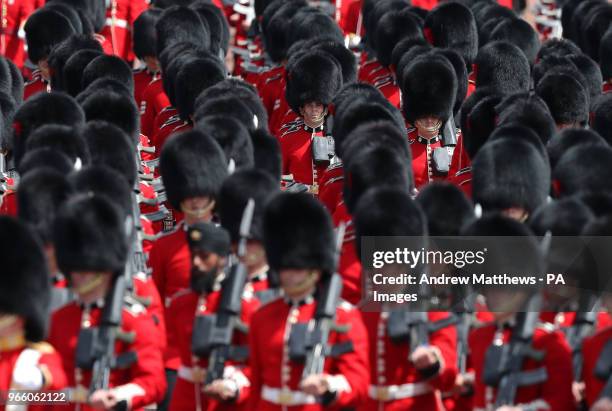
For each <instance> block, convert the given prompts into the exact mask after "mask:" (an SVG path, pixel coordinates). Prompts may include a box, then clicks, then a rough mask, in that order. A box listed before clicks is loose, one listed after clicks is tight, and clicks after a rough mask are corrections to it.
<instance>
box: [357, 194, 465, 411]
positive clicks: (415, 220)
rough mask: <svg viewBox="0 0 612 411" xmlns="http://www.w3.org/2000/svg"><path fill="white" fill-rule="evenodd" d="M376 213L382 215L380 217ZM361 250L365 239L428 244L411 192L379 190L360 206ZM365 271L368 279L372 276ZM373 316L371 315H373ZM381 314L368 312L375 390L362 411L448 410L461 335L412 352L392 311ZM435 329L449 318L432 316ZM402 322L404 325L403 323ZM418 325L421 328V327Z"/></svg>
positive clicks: (445, 332) (447, 332)
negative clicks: (395, 328)
mask: <svg viewBox="0 0 612 411" xmlns="http://www.w3.org/2000/svg"><path fill="white" fill-rule="evenodd" d="M372 210H376V212H375V213H373V212H372ZM354 223H355V231H356V235H355V247H356V248H357V249H358V250H360V249H361V247H362V243H361V239H362V237H365V236H375V237H376V236H409V237H419V238H422V239H423V240H422V241H423V245H424V242H425V236H426V235H427V221H426V217H425V215H424V213H423V211H422V210H421V208H420V206H419V205H418V204H417V203H415V202H414V201H413V200H412V199H411V198H410V194H409V191H408V189H406V188H404V189H400V188H395V187H393V188H390V187H383V188H374V189H371V190H369V191H367V192H366V193H365V194H364V195H363V196H362V197H361V199H360V200H359V202H358V203H357V207H356V210H355V213H354ZM367 271H368V270H367V269H366V270H364V275H370V276H371V275H372V273H368V272H367ZM368 311H369V310H368ZM376 311H377V312H365V311H364V312H363V319H364V322H365V325H366V329H367V331H368V338H369V342H370V344H369V345H370V347H371V349H370V363H371V364H372V365H373V366H372V367H371V368H370V387H369V390H368V400H367V401H365V402H364V403H363V404H362V405H361V406H360V408H359V409H360V410H363V411H374V410H399V409H402V410H425V409H427V410H444V406H443V405H442V402H441V399H440V393H441V392H442V391H446V390H448V389H450V388H451V387H452V386H453V385H454V382H455V377H456V375H457V352H456V350H457V333H456V330H455V328H454V327H452V326H448V327H443V328H441V329H439V330H436V331H433V332H431V333H428V335H427V341H419V344H422V345H420V346H419V347H411V346H410V343H409V342H408V341H400V340H399V339H398V338H396V337H395V336H393V338H392V335H391V333H390V331H389V330H390V329H391V328H390V327H392V322H394V321H396V320H395V318H394V317H392V316H391V314H390V313H391V312H392V308H391V307H388V306H385V305H382V306H381V307H380V310H376ZM427 317H428V321H429V322H430V323H432V324H433V323H435V322H436V321H440V320H443V319H445V318H448V317H449V313H448V312H431V313H428V314H427ZM400 321H401V320H400ZM415 325H416V324H415Z"/></svg>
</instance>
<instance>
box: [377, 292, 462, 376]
mask: <svg viewBox="0 0 612 411" xmlns="http://www.w3.org/2000/svg"><path fill="white" fill-rule="evenodd" d="M429 296H430V287H429V286H428V285H426V284H421V285H419V299H418V302H417V303H416V304H411V305H412V307H411V308H409V309H406V308H404V309H402V310H393V311H391V312H390V313H389V318H388V320H387V335H388V336H389V338H390V339H391V340H392V341H393V342H394V343H396V344H406V343H408V346H409V353H408V358H409V359H410V358H411V357H412V354H413V353H414V351H415V350H416V349H417V348H418V347H421V346H426V345H429V335H430V334H431V333H434V332H436V331H439V330H441V329H443V328H446V327H448V326H451V325H453V324H455V323H456V321H457V320H456V318H455V317H454V316H452V315H449V316H448V317H447V318H444V319H441V320H438V321H434V322H431V321H430V320H429V317H428V315H427V312H428V309H427V304H428V303H427V301H429V299H430V298H429ZM419 371H420V373H421V375H422V376H423V377H424V378H428V377H431V376H433V375H435V374H436V373H437V372H438V367H437V366H436V367H432V368H431V369H426V370H419Z"/></svg>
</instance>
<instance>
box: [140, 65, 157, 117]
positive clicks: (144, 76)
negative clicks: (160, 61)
mask: <svg viewBox="0 0 612 411" xmlns="http://www.w3.org/2000/svg"><path fill="white" fill-rule="evenodd" d="M157 78H159V73H152V72H151V71H149V69H147V68H146V67H143V68H140V69H138V70H134V99H135V100H136V104H137V105H138V107H140V103H141V102H142V95H143V93H144V91H145V89H146V88H147V86H148V85H149V84H151V82H152V81H153V80H156V79H157Z"/></svg>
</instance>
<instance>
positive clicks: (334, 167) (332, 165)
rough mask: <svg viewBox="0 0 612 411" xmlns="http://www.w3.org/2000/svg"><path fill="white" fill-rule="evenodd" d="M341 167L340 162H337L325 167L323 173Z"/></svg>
mask: <svg viewBox="0 0 612 411" xmlns="http://www.w3.org/2000/svg"><path fill="white" fill-rule="evenodd" d="M341 167H342V161H337V162H335V163H333V164H330V165H329V167H327V169H326V170H325V171H331V170H335V169H337V168H341Z"/></svg>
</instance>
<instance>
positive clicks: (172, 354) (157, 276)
mask: <svg viewBox="0 0 612 411" xmlns="http://www.w3.org/2000/svg"><path fill="white" fill-rule="evenodd" d="M160 171H161V175H162V180H163V182H164V186H165V187H166V194H167V197H168V202H169V203H170V205H171V206H172V208H173V212H174V213H178V212H180V213H181V214H184V220H183V221H182V222H181V223H179V224H177V225H176V227H174V228H173V227H172V226H170V227H169V228H170V229H171V231H170V232H168V233H166V234H165V235H163V236H162V237H160V238H159V239H157V240H156V241H155V243H154V244H153V247H152V249H151V252H150V254H149V267H150V268H151V270H152V275H153V280H154V281H155V284H156V285H157V289H158V291H159V294H160V297H161V299H162V301H163V302H164V305H165V307H166V308H167V307H168V305H169V303H170V301H171V300H172V296H174V295H175V294H176V293H178V292H181V291H183V290H185V289H188V288H189V279H190V275H191V274H190V273H191V260H190V255H189V247H188V244H187V239H186V237H185V231H186V230H187V228H188V227H189V226H191V225H193V224H195V223H198V222H209V221H210V220H211V219H212V217H213V211H214V209H215V204H216V198H217V193H218V192H219V189H220V187H221V184H222V182H223V180H224V179H225V177H226V176H227V162H226V160H225V156H224V155H223V151H222V150H221V147H219V145H218V144H217V143H216V142H215V141H214V140H213V139H212V137H210V136H208V135H206V134H203V133H202V132H200V131H188V132H185V133H179V134H177V135H176V136H173V137H172V138H171V139H170V140H168V143H167V144H166V145H165V146H164V150H163V151H162V154H161V158H160ZM168 320H169V319H168V315H167V312H166V323H167V322H168ZM167 338H168V349H167V350H166V353H165V362H166V364H165V366H166V370H167V377H168V378H169V381H170V380H172V379H173V377H174V376H175V375H176V370H177V369H178V367H179V364H180V360H179V355H178V350H177V349H178V347H177V345H176V342H174V341H173V338H174V336H173V335H172V334H168V335H167ZM169 385H170V383H169Z"/></svg>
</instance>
